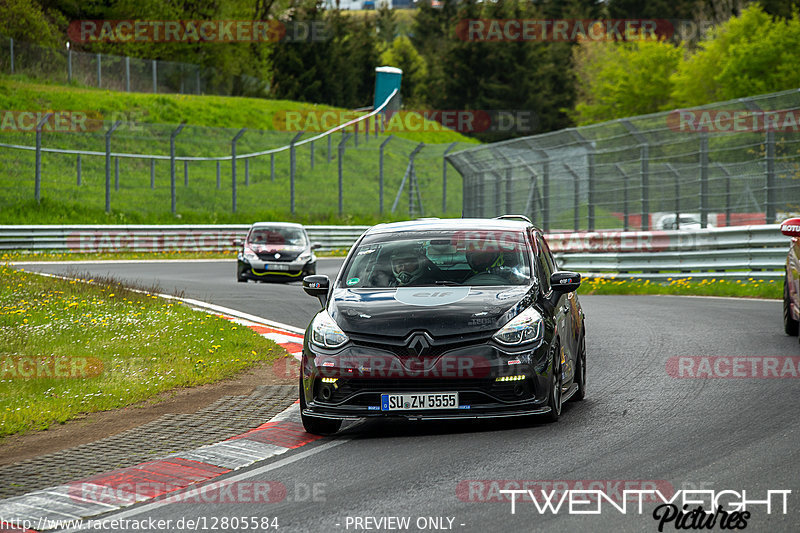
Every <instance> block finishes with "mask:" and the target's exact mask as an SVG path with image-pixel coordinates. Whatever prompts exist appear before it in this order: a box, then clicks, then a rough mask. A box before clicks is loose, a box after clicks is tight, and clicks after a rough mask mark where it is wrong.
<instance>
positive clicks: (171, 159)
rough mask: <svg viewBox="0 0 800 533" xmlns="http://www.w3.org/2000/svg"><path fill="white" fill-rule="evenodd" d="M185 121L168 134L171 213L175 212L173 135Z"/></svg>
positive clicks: (175, 135)
mask: <svg viewBox="0 0 800 533" xmlns="http://www.w3.org/2000/svg"><path fill="white" fill-rule="evenodd" d="M184 126H186V123H185V122H183V123H181V124H180V125H179V126H178V127H177V128H175V130H174V131H173V132H172V133H171V134H170V136H169V189H170V197H171V202H172V203H171V209H172V214H173V215H174V214H175V207H176V206H175V137H177V136H178V134H179V133H180V132H181V130H182V129H183V127H184Z"/></svg>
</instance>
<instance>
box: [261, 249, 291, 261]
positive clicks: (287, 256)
mask: <svg viewBox="0 0 800 533" xmlns="http://www.w3.org/2000/svg"><path fill="white" fill-rule="evenodd" d="M276 253H278V254H280V257H278V258H277V259H276V258H275V254H276ZM256 255H258V258H259V259H261V260H262V261H277V262H279V263H280V262H283V261H286V262H288V261H294V260H295V259H297V257H298V256H299V255H300V252H284V251H277V252H258V253H257V254H256Z"/></svg>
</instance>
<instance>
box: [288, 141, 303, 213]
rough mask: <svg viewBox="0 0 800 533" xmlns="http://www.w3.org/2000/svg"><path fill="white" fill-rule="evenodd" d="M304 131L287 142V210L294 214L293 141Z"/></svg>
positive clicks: (294, 165) (294, 162)
mask: <svg viewBox="0 0 800 533" xmlns="http://www.w3.org/2000/svg"><path fill="white" fill-rule="evenodd" d="M304 133H305V132H304V131H301V132H300V133H298V134H297V135H295V136H294V139H292V142H290V143H289V212H290V213H291V214H293V215H294V173H295V170H297V168H296V160H295V153H294V143H296V142H297V140H298V139H299V138H300V137H302V136H303V134H304Z"/></svg>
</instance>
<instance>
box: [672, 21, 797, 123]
mask: <svg viewBox="0 0 800 533" xmlns="http://www.w3.org/2000/svg"><path fill="white" fill-rule="evenodd" d="M798 64H800V19H798V16H797V14H796V13H795V14H794V15H793V16H792V18H790V19H780V18H779V19H775V20H773V18H772V17H771V16H770V15H768V14H767V13H765V12H764V10H763V9H762V8H761V7H760V6H757V5H753V6H751V7H749V8H747V9H746V10H745V11H744V12H742V14H741V16H739V17H733V18H731V19H730V20H728V21H727V22H725V23H723V24H721V25H720V26H718V27H717V28H716V29H714V30H713V31H712V32H711V34H710V35H709V36H708V37H707V38H706V39H704V40H703V41H702V42H701V43H700V46H699V49H698V50H697V52H696V53H694V54H691V55H689V56H688V57H687V59H686V60H685V61H683V62H682V63H681V64H680V66H679V68H678V69H677V72H676V73H675V74H674V75H673V76H672V78H671V82H672V84H673V87H674V90H673V92H672V104H673V105H674V106H675V107H684V106H693V105H701V104H706V103H710V102H716V101H720V100H730V99H733V98H740V97H743V96H750V95H755V94H763V93H769V92H775V91H781V90H786V89H795V88H797V87H800V71H799V70H798V69H797V65H798Z"/></svg>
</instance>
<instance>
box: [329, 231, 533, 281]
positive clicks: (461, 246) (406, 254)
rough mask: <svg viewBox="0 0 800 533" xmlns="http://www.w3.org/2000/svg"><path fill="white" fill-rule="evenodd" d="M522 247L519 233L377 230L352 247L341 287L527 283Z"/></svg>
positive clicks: (528, 272) (524, 247) (523, 242)
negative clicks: (389, 232) (377, 232)
mask: <svg viewBox="0 0 800 533" xmlns="http://www.w3.org/2000/svg"><path fill="white" fill-rule="evenodd" d="M527 250H528V246H527V243H526V240H525V236H524V233H521V232H507V231H502V232H497V231H457V232H452V231H450V232H436V233H434V232H429V233H423V232H415V234H414V235H411V234H403V235H400V236H398V235H393V236H387V235H384V234H377V235H374V236H368V237H366V238H365V239H364V240H363V241H362V242H361V243H360V244H359V246H358V248H357V249H356V250H355V251H354V253H353V255H352V256H351V259H350V260H349V261H348V263H347V265H346V266H345V271H344V272H343V275H342V276H341V278H340V279H341V281H340V286H342V287H348V288H387V287H404V286H422V285H448V286H449V285H466V286H475V285H527V284H530V283H532V280H531V266H530V260H529V255H528V252H527Z"/></svg>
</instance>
